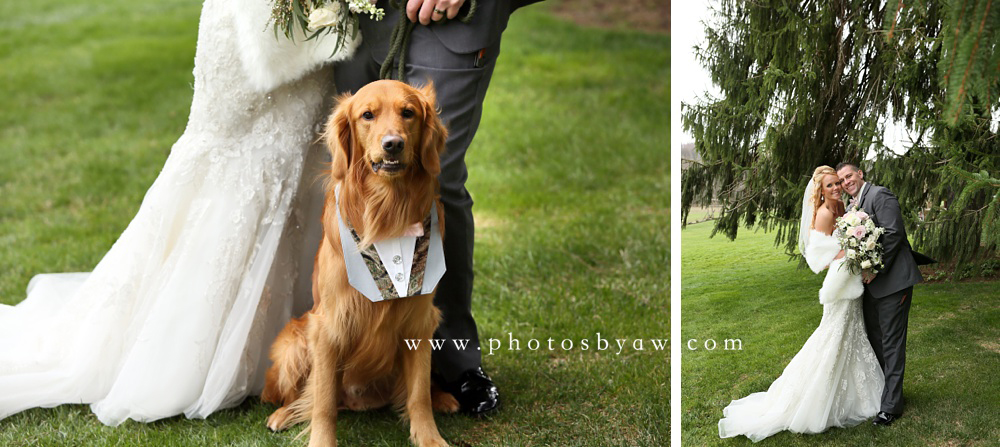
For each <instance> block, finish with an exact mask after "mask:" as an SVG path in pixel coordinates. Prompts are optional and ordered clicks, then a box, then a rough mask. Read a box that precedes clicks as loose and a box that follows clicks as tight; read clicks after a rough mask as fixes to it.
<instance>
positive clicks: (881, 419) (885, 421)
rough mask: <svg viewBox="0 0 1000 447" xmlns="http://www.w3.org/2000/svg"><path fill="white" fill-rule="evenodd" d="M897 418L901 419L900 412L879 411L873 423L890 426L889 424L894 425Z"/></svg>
mask: <svg viewBox="0 0 1000 447" xmlns="http://www.w3.org/2000/svg"><path fill="white" fill-rule="evenodd" d="M896 419H899V415H898V414H892V413H886V412H884V411H880V412H878V415H876V416H875V420H874V421H872V425H882V426H885V427H888V426H890V425H892V423H893V422H894V421H895V420H896Z"/></svg>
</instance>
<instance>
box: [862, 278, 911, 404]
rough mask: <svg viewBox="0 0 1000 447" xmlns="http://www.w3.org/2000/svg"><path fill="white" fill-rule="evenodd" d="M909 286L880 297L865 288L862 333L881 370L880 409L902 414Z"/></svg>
mask: <svg viewBox="0 0 1000 447" xmlns="http://www.w3.org/2000/svg"><path fill="white" fill-rule="evenodd" d="M912 298H913V286H910V287H907V288H905V289H903V290H900V291H899V292H896V293H892V294H889V295H888V296H884V297H882V298H875V297H874V296H872V294H871V292H870V291H869V290H868V288H867V287H865V294H864V298H863V300H864V301H863V307H862V308H863V310H864V317H865V332H866V333H867V334H868V341H869V343H871V345H872V350H874V351H875V357H876V358H878V363H879V365H880V366H882V372H883V373H885V388H883V389H882V406H881V409H880V411H884V412H886V413H892V414H895V415H900V414H903V371H904V366H906V323H907V321H908V320H909V315H910V302H911V301H913V299H912Z"/></svg>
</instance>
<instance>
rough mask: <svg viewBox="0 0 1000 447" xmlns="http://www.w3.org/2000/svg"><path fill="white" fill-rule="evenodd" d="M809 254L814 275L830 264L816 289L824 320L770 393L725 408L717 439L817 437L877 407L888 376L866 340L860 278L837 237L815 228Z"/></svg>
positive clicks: (854, 421)
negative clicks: (846, 262)
mask: <svg viewBox="0 0 1000 447" xmlns="http://www.w3.org/2000/svg"><path fill="white" fill-rule="evenodd" d="M806 247H808V248H807V249H806V250H805V251H806V253H805V257H806V261H807V262H808V264H809V267H810V268H811V269H812V270H813V271H814V272H816V273H819V272H820V271H822V269H823V268H825V267H827V266H829V271H828V272H827V274H826V277H825V278H824V280H823V287H822V288H821V289H820V291H819V300H820V303H822V304H823V318H822V320H821V321H820V323H819V327H818V328H816V331H814V332H813V334H812V335H811V336H809V339H808V340H806V343H805V345H803V346H802V349H801V350H799V352H798V353H797V354H795V357H793V358H792V360H791V362H789V363H788V366H787V367H785V370H784V372H782V373H781V376H780V377H778V379H777V380H775V381H774V383H772V384H771V386H770V388H768V389H767V391H766V392H759V393H754V394H751V395H749V396H747V397H744V398H742V399H739V400H734V401H732V403H730V404H729V406H727V407H726V408H725V410H723V415H724V416H725V417H724V418H723V419H722V420H720V421H719V436H720V437H723V438H730V437H734V436H738V435H744V436H746V437H748V438H750V439H751V440H753V441H754V442H757V441H760V440H762V439H764V438H766V437H768V436H771V435H773V434H775V433H777V432H779V431H782V430H789V431H792V432H796V433H819V432H822V431H824V430H826V429H827V428H829V427H847V426H851V425H856V424H858V423H861V422H863V421H864V420H866V419H868V418H871V417H872V416H875V414H876V413H877V412H878V410H879V402H880V400H881V397H882V386H883V384H884V378H883V375H882V368H881V367H879V364H878V360H877V359H876V358H875V353H874V351H872V348H871V345H870V344H869V343H868V338H867V336H866V335H865V327H864V319H863V316H862V311H861V299H860V298H861V295H862V293H863V291H864V289H863V286H862V284H861V277H860V275H852V274H850V273H849V272H848V271H847V269H841V268H840V264H841V262H842V260H841V259H837V260H834V257H836V255H837V253H838V252H839V251H840V246H839V244H838V243H837V239H836V238H835V237H833V236H828V235H826V234H823V233H821V232H819V231H816V230H811V231H810V233H809V242H808V244H807V245H806Z"/></svg>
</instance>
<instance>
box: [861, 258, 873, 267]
mask: <svg viewBox="0 0 1000 447" xmlns="http://www.w3.org/2000/svg"><path fill="white" fill-rule="evenodd" d="M861 268H863V269H870V268H872V262H871V261H869V260H867V259H865V260H864V261H861Z"/></svg>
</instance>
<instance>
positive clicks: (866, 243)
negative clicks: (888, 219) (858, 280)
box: [834, 207, 885, 275]
mask: <svg viewBox="0 0 1000 447" xmlns="http://www.w3.org/2000/svg"><path fill="white" fill-rule="evenodd" d="M882 233H885V228H882V227H876V226H875V222H873V221H872V219H871V216H869V215H868V213H866V212H864V211H863V210H859V209H858V208H857V207H851V209H850V210H848V211H847V213H845V214H844V215H843V216H841V217H838V218H837V224H836V229H835V230H834V236H836V237H837V240H838V241H839V242H840V247H841V248H842V249H844V253H845V254H844V263H843V264H841V265H840V267H841V268H844V267H845V266H846V268H848V269H850V271H851V273H853V274H856V275H857V274H860V273H861V271H862V270H867V271H869V272H870V273H871V274H873V275H874V274H876V273H878V272H879V270H880V269H881V268H882V267H883V264H882V244H879V243H878V238H879V236H881V235H882Z"/></svg>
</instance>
